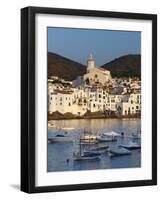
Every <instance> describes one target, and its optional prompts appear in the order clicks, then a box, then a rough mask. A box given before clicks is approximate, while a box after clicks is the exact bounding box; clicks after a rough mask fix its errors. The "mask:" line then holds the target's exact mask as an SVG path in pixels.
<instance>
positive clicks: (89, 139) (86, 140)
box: [80, 130, 98, 144]
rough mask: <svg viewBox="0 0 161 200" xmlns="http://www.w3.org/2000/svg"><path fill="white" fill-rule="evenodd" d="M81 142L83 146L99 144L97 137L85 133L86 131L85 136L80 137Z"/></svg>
mask: <svg viewBox="0 0 161 200" xmlns="http://www.w3.org/2000/svg"><path fill="white" fill-rule="evenodd" d="M80 142H81V144H96V143H98V141H97V136H96V135H94V134H93V133H91V132H85V130H84V134H83V135H81V136H80Z"/></svg>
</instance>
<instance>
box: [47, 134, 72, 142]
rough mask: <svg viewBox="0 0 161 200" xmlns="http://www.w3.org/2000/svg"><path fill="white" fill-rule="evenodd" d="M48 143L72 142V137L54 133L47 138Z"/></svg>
mask: <svg viewBox="0 0 161 200" xmlns="http://www.w3.org/2000/svg"><path fill="white" fill-rule="evenodd" d="M48 142H49V143H54V142H73V140H72V138H70V137H68V136H64V135H61V134H58V135H56V136H55V137H52V138H48Z"/></svg>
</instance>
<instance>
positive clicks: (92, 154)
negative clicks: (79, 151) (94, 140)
mask: <svg viewBox="0 0 161 200" xmlns="http://www.w3.org/2000/svg"><path fill="white" fill-rule="evenodd" d="M100 155H101V154H100V153H98V152H95V151H85V152H84V156H91V157H94V156H100Z"/></svg>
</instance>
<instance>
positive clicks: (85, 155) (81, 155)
mask: <svg viewBox="0 0 161 200" xmlns="http://www.w3.org/2000/svg"><path fill="white" fill-rule="evenodd" d="M99 156H100V154H99V153H98V152H91V151H87V152H82V143H81V139H80V140H79V152H78V154H74V161H93V160H99V159H100V158H99Z"/></svg>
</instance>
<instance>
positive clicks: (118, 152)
mask: <svg viewBox="0 0 161 200" xmlns="http://www.w3.org/2000/svg"><path fill="white" fill-rule="evenodd" d="M109 152H110V154H109V155H110V157H113V156H123V155H130V154H131V151H129V150H127V149H125V148H123V147H116V148H113V149H110V150H109Z"/></svg>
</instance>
